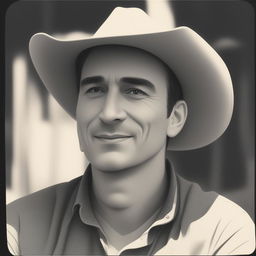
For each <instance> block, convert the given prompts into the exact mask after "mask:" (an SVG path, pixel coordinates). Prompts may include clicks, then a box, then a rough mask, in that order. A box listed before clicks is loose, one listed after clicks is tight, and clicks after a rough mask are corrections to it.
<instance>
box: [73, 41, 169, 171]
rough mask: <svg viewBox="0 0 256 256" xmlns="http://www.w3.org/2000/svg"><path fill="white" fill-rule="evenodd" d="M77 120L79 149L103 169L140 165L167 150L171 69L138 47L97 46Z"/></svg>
mask: <svg viewBox="0 0 256 256" xmlns="http://www.w3.org/2000/svg"><path fill="white" fill-rule="evenodd" d="M80 81H81V85H80V92H79V97H78V103H77V112H76V117H77V125H78V136H79V142H80V147H81V150H82V151H84V152H85V154H86V156H87V158H88V159H89V161H90V162H91V163H92V165H93V166H94V167H95V168H97V169H99V170H102V171H116V170H121V169H126V168H129V167H133V166H136V165H139V164H141V163H143V162H145V161H147V160H148V159H150V158H152V157H153V156H155V155H156V154H157V153H159V152H160V151H163V150H165V147H166V135H167V126H168V117H167V96H166V95H167V71H166V70H165V68H164V66H163V64H162V63H161V62H160V61H159V60H158V59H156V58H155V57H153V56H151V55H149V54H147V53H146V52H143V51H140V50H138V49H134V48H129V47H122V46H114V47H113V46H104V47H100V48H97V49H94V50H92V51H91V52H90V54H89V56H88V57H87V59H86V60H85V63H84V64H83V66H82V71H81V79H80Z"/></svg>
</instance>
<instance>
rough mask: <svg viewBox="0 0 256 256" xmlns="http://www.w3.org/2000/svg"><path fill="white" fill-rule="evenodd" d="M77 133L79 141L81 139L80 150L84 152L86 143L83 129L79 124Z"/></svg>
mask: <svg viewBox="0 0 256 256" xmlns="http://www.w3.org/2000/svg"><path fill="white" fill-rule="evenodd" d="M77 135H78V141H79V145H80V150H81V152H84V143H83V137H82V136H83V135H82V133H81V130H80V128H79V125H78V124H77Z"/></svg>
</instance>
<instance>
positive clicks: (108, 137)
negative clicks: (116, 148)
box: [94, 133, 133, 142]
mask: <svg viewBox="0 0 256 256" xmlns="http://www.w3.org/2000/svg"><path fill="white" fill-rule="evenodd" d="M94 137H95V138H96V139H98V140H100V141H103V142H121V141H124V140H127V139H129V138H132V137H133V136H130V135H127V134H117V133H115V134H108V133H104V134H97V135H95V136H94Z"/></svg>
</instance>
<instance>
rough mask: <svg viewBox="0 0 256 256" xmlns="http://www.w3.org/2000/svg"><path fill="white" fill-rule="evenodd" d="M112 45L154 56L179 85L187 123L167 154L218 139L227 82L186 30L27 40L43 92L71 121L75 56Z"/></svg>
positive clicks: (206, 48) (229, 103)
mask: <svg viewBox="0 0 256 256" xmlns="http://www.w3.org/2000/svg"><path fill="white" fill-rule="evenodd" d="M115 44H116V45H125V46H132V47H136V48H141V49H143V50H145V51H148V52H150V53H152V54H154V55H156V56H158V57H159V58H160V59H162V60H163V61H164V62H165V63H166V64H167V65H168V66H169V67H170V68H171V69H172V70H173V72H174V73H175V74H176V76H177V78H178V80H179V81H180V84H181V86H182V91H183V96H184V100H185V101H186V103H187V105H188V117H187V121H186V123H185V125H184V127H183V130H182V131H181V132H180V133H179V134H178V135H177V136H176V137H175V138H170V139H169V144H168V149H169V150H191V149H196V148H200V147H203V146H206V145H208V144H210V143H211V142H213V141H215V140H216V139H217V138H218V137H220V136H221V135H222V134H223V132H224V131H225V130H226V128H227V126H228V124H229V122H230V120H231V116H232V112H233V101H234V96H233V87H232V81H231V77H230V74H229V71H228V69H227V67H226V65H225V63H224V62H223V60H222V59H221V57H220V56H219V55H218V54H217V53H216V52H215V50H214V49H213V48H212V47H211V46H210V45H209V44H208V43H207V42H206V41H205V40H204V39H203V38H202V37H200V36H199V35H198V34H197V33H196V32H195V31H193V30H192V29H190V28H188V27H179V28H176V29H173V30H170V31H165V32H159V33H151V34H138V35H128V36H115V37H98V38H96V37H90V38H86V39H82V40H72V41H65V40H58V39H56V38H54V37H52V36H49V35H48V34H45V33H37V34H35V35H34V36H33V37H32V38H31V40H30V44H29V51H30V55H31V58H32V62H33V64H34V66H35V68H36V70H37V72H38V74H39V76H40V78H41V80H42V82H43V83H44V85H45V86H46V88H47V89H48V91H49V92H50V93H51V94H52V95H53V96H54V97H55V99H56V100H57V101H58V102H59V104H60V105H61V106H62V107H63V108H64V109H65V110H66V111H67V112H68V113H69V114H70V115H71V117H73V118H76V105H77V98H78V90H77V86H76V81H77V78H76V70H75V68H76V67H75V63H76V58H77V56H78V55H79V53H80V52H81V51H83V50H86V49H89V48H91V47H94V46H100V45H115Z"/></svg>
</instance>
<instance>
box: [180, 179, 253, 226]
mask: <svg viewBox="0 0 256 256" xmlns="http://www.w3.org/2000/svg"><path fill="white" fill-rule="evenodd" d="M178 181H179V189H180V197H181V202H180V203H181V205H182V207H183V208H186V210H188V211H190V215H191V213H193V212H195V213H197V214H199V213H200V214H201V217H207V216H209V215H212V216H215V219H216V220H217V219H218V218H221V219H222V220H223V221H224V220H225V219H226V221H229V220H231V219H235V220H236V223H238V222H239V221H240V220H245V219H250V217H249V215H248V213H247V212H246V211H245V210H244V209H243V208H242V207H241V206H239V205H238V204H236V203H235V202H233V201H231V200H230V199H228V198H227V197H225V196H223V195H220V194H219V193H217V192H215V191H204V190H203V189H202V188H201V187H200V186H199V184H197V183H195V182H192V181H188V180H186V179H184V178H182V177H180V176H178ZM184 210H185V209H184ZM238 217H239V220H238Z"/></svg>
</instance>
